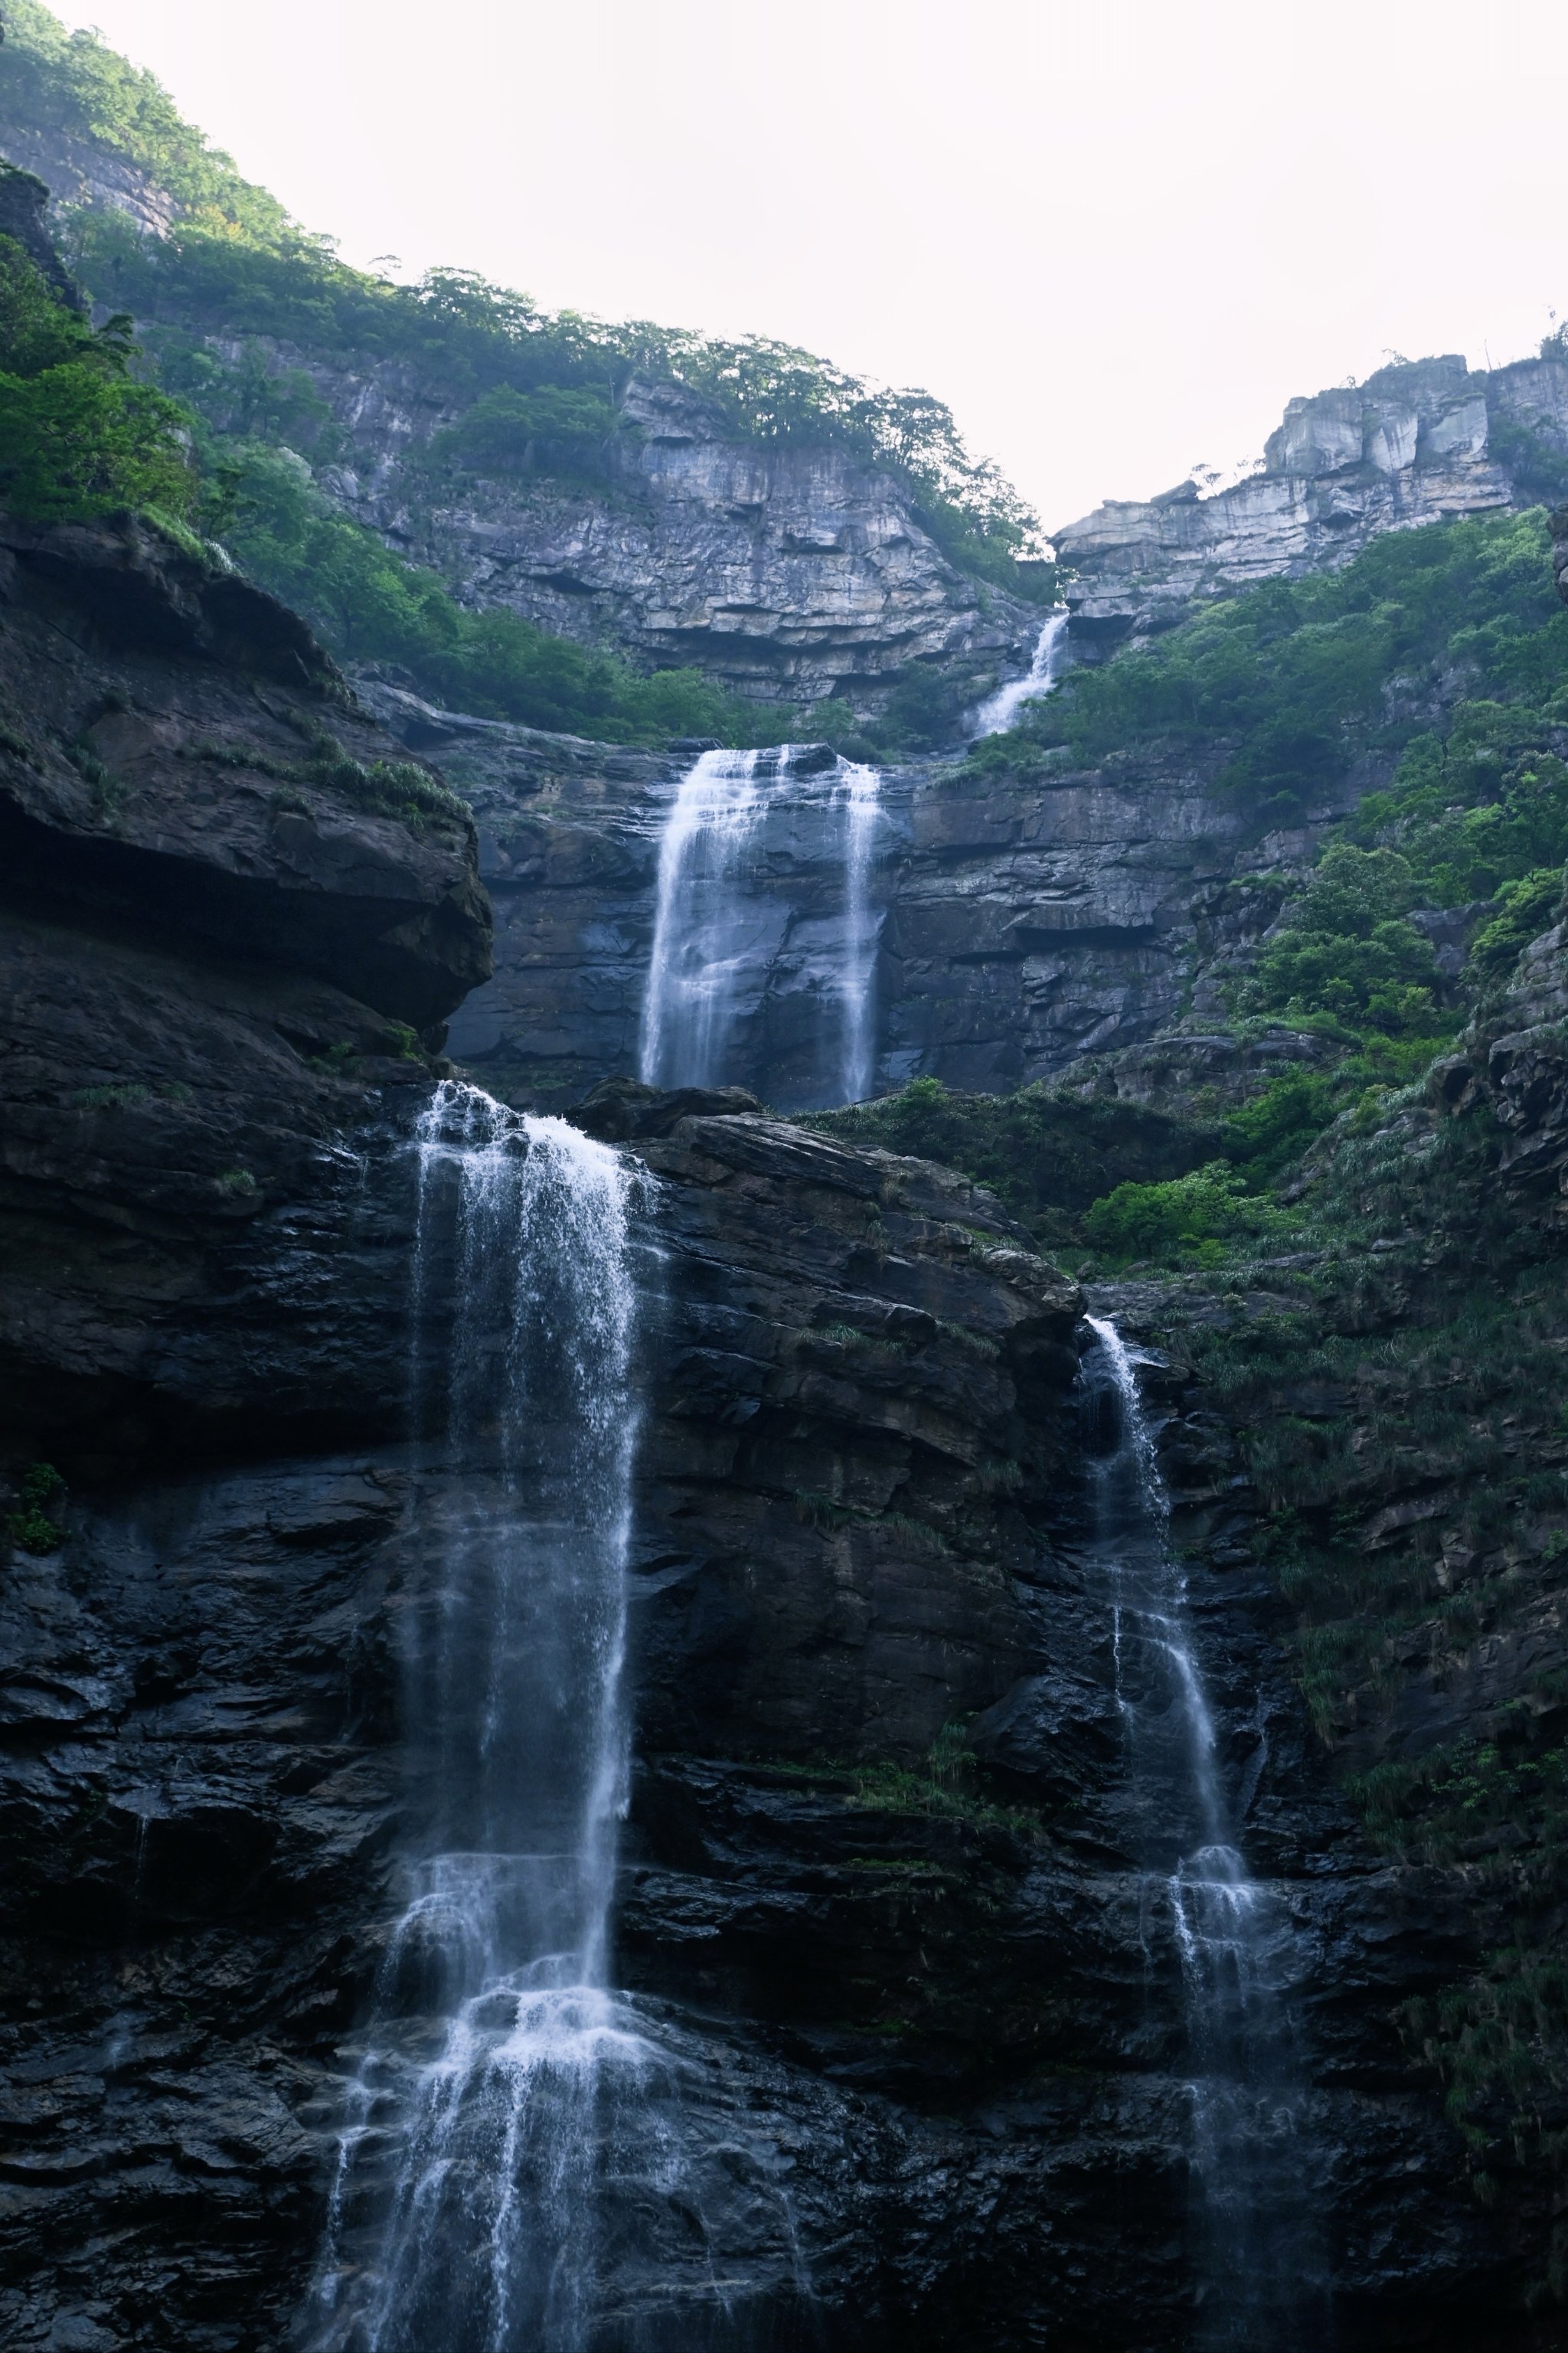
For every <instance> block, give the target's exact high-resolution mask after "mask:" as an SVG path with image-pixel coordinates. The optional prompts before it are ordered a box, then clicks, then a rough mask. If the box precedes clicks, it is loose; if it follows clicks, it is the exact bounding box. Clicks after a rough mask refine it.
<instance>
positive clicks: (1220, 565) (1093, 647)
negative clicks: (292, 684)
mask: <svg viewBox="0 0 1568 2353" xmlns="http://www.w3.org/2000/svg"><path fill="white" fill-rule="evenodd" d="M1565 465H1568V360H1564V359H1563V356H1562V355H1561V354H1556V355H1552V356H1546V357H1543V358H1541V359H1536V360H1521V361H1518V362H1516V363H1515V364H1513V365H1512V366H1510V367H1503V368H1496V369H1492V370H1490V371H1486V370H1481V369H1471V368H1468V367H1467V366H1466V364H1465V362H1464V360H1463V359H1462V358H1459V357H1457V356H1449V357H1446V358H1442V359H1434V360H1421V361H1417V362H1414V363H1412V362H1407V361H1400V362H1398V363H1396V364H1394V365H1393V366H1391V367H1386V368H1380V369H1379V370H1378V371H1377V373H1376V374H1375V375H1370V376H1368V378H1367V379H1366V382H1365V383H1364V384H1363V385H1349V386H1346V387H1344V388H1343V389H1341V390H1334V391H1329V392H1321V393H1318V394H1316V395H1314V396H1311V397H1310V398H1305V399H1299V400H1293V401H1291V402H1290V404H1289V407H1288V408H1287V409H1286V411H1285V417H1284V421H1283V423H1282V424H1281V425H1280V426H1279V429H1278V431H1276V432H1274V433H1271V434H1270V435H1269V437H1268V442H1267V444H1266V445H1265V455H1264V460H1263V464H1262V467H1261V468H1260V470H1258V472H1257V473H1255V474H1251V475H1249V476H1248V477H1247V479H1246V480H1243V481H1241V482H1238V483H1237V484H1236V486H1235V487H1234V488H1233V489H1230V490H1226V491H1219V492H1217V493H1215V495H1213V496H1210V497H1205V496H1203V495H1202V494H1201V493H1200V491H1199V488H1198V485H1197V484H1196V483H1195V482H1191V481H1189V482H1183V483H1181V484H1180V485H1179V486H1178V487H1177V488H1176V489H1175V490H1173V491H1166V492H1165V493H1164V494H1163V497H1160V498H1156V499H1150V500H1145V501H1137V500H1112V501H1108V502H1107V503H1106V504H1105V505H1104V506H1100V507H1097V508H1096V509H1095V511H1094V512H1093V513H1092V514H1089V515H1086V516H1084V517H1083V519H1082V520H1081V522H1074V523H1068V524H1067V525H1066V526H1065V527H1064V528H1063V529H1062V530H1060V531H1058V533H1056V534H1055V543H1056V548H1057V554H1058V558H1059V560H1060V562H1061V563H1062V564H1063V565H1066V566H1067V567H1068V570H1069V571H1070V573H1071V575H1072V578H1071V580H1070V582H1069V585H1068V588H1067V592H1066V593H1067V598H1068V604H1069V606H1070V607H1071V609H1072V644H1073V646H1074V649H1075V650H1077V651H1078V652H1079V654H1080V655H1086V656H1089V657H1090V658H1093V657H1095V656H1098V655H1101V654H1103V653H1104V652H1106V651H1108V650H1109V649H1110V648H1112V647H1114V646H1115V645H1118V644H1120V643H1121V642H1123V641H1124V640H1125V639H1126V638H1129V637H1132V638H1140V637H1146V636H1148V635H1149V634H1150V633H1151V632H1152V631H1153V630H1156V629H1161V628H1169V627H1171V626H1172V625H1173V623H1175V622H1177V621H1180V620H1182V619H1184V617H1185V616H1186V613H1187V611H1188V609H1189V607H1191V605H1192V604H1193V603H1194V600H1196V599H1201V598H1203V597H1205V596H1218V595H1223V594H1224V593H1225V592H1226V591H1227V590H1231V589H1236V588H1244V587H1247V586H1252V585H1253V584H1254V583H1256V582H1257V581H1259V580H1266V579H1272V578H1279V577H1281V576H1283V577H1285V578H1287V579H1292V578H1296V577H1299V576H1300V575H1301V574H1303V573H1308V572H1320V571H1323V570H1329V569H1332V568H1333V567H1335V566H1337V565H1341V564H1344V563H1347V562H1348V561H1349V560H1350V558H1351V557H1352V555H1355V554H1357V553H1359V551H1360V550H1361V549H1362V548H1363V547H1364V546H1365V544H1366V543H1367V541H1368V540H1369V539H1371V538H1373V536H1374V535H1375V534H1376V533H1379V532H1384V531H1402V530H1408V529H1411V528H1412V527H1413V526H1415V525H1416V524H1419V523H1424V522H1435V521H1436V520H1437V519H1438V518H1439V517H1441V516H1444V515H1461V514H1477V513H1481V512H1486V511H1487V510H1489V509H1493V508H1498V507H1508V506H1531V505H1537V504H1539V503H1540V502H1541V500H1542V497H1543V496H1546V497H1547V498H1548V499H1550V497H1551V496H1552V491H1551V490H1550V487H1549V486H1550V484H1551V482H1552V480H1555V478H1556V475H1557V474H1558V473H1560V472H1561V471H1562V470H1563V467H1564V466H1565ZM1557 494H1558V495H1560V492H1558V493H1557Z"/></svg>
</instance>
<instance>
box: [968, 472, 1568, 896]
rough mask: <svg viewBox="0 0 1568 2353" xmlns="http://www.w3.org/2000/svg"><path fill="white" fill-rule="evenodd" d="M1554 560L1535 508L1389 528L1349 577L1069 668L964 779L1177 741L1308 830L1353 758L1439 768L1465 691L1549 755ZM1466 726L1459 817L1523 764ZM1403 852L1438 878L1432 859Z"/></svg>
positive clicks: (1235, 609) (1567, 640)
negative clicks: (1402, 758) (1505, 710)
mask: <svg viewBox="0 0 1568 2353" xmlns="http://www.w3.org/2000/svg"><path fill="white" fill-rule="evenodd" d="M1546 551H1547V534H1546V528H1545V517H1544V514H1543V513H1542V512H1540V511H1536V510H1532V511H1531V512H1528V513H1525V514H1506V515H1488V516H1482V517H1479V518H1476V519H1474V520H1470V521H1464V522H1448V523H1436V524H1432V525H1430V526H1428V527H1427V528H1426V529H1424V530H1421V531H1408V532H1390V533H1385V534H1384V536H1383V537H1382V538H1379V539H1374V540H1373V542H1372V543H1371V544H1370V546H1368V547H1366V548H1364V549H1363V552H1362V554H1360V555H1358V556H1357V557H1356V559H1355V561H1354V562H1353V563H1352V564H1348V565H1345V567H1344V569H1343V570H1342V571H1340V572H1334V573H1329V574H1324V575H1320V576H1318V577H1315V578H1311V579H1306V580H1297V581H1285V580H1271V581H1268V582H1265V583H1264V584H1263V585H1262V586H1259V587H1257V588H1253V589H1249V590H1247V592H1246V593H1245V594H1244V595H1241V596H1231V597H1226V598H1222V599H1217V600H1216V601H1215V603H1214V604H1212V605H1209V606H1207V607H1205V608H1204V610H1202V611H1201V612H1199V613H1198V614H1196V615H1195V616H1194V617H1193V618H1192V619H1191V620H1189V621H1187V622H1185V623H1184V624H1183V626H1182V627H1181V628H1177V629H1173V630H1172V631H1171V632H1170V633H1169V634H1168V635H1167V636H1165V637H1163V638H1159V639H1157V640H1156V641H1155V643H1154V644H1152V645H1151V646H1148V647H1145V648H1142V649H1139V650H1138V651H1136V652H1131V653H1125V654H1122V655H1121V656H1120V657H1119V659H1117V660H1115V661H1113V662H1110V663H1107V664H1105V665H1103V666H1102V667H1100V668H1097V669H1080V670H1073V671H1071V672H1069V673H1068V677H1067V678H1066V679H1065V680H1064V681H1063V682H1062V684H1061V686H1060V687H1059V688H1058V691H1057V692H1056V693H1055V694H1053V695H1052V696H1051V697H1050V698H1049V700H1048V701H1047V702H1037V703H1032V704H1026V706H1025V711H1024V714H1023V717H1022V719H1021V722H1020V724H1019V725H1018V726H1017V727H1016V728H1015V729H1012V730H1011V731H1009V733H1006V734H1005V735H999V736H993V737H991V738H989V739H988V740H987V741H986V742H985V743H984V744H980V745H978V746H977V747H976V749H975V750H974V751H973V753H972V754H970V757H969V760H968V761H967V763H966V764H965V770H966V772H967V773H968V774H970V775H973V776H985V775H987V774H990V773H992V772H994V770H996V769H999V768H1000V769H1007V770H1011V771H1012V772H1014V773H1016V774H1023V775H1030V774H1038V775H1046V774H1048V773H1049V770H1050V768H1051V766H1052V765H1053V762H1052V758H1051V755H1052V754H1053V753H1055V754H1061V753H1064V752H1065V753H1068V754H1071V755H1072V756H1074V757H1077V758H1083V759H1098V758H1100V757H1103V756H1104V755H1105V754H1107V753H1109V752H1113V751H1125V750H1127V749H1129V748H1134V747H1136V746H1137V745H1139V744H1147V743H1154V742H1162V743H1171V742H1175V743H1177V744H1183V745H1184V746H1187V747H1190V748H1191V750H1192V751H1193V752H1194V754H1196V755H1197V756H1199V757H1201V758H1203V759H1204V760H1205V762H1206V763H1208V764H1209V765H1211V767H1212V770H1213V773H1214V775H1215V778H1216V781H1217V783H1218V786H1219V788H1220V789H1221V791H1222V792H1224V793H1226V795H1228V796H1229V797H1231V798H1232V799H1233V800H1234V801H1235V802H1236V803H1237V805H1238V806H1239V807H1241V808H1242V809H1243V810H1244V811H1245V812H1246V813H1247V815H1248V816H1249V818H1251V820H1252V822H1253V824H1254V826H1255V827H1256V828H1257V829H1258V832H1259V833H1262V832H1265V831H1267V830H1268V828H1271V827H1275V826H1281V825H1292V824H1296V823H1299V822H1300V818H1301V816H1302V815H1303V813H1304V812H1305V811H1306V810H1307V809H1308V808H1309V807H1313V806H1316V805H1319V804H1321V801H1322V800H1323V798H1324V797H1326V796H1327V795H1328V794H1329V792H1330V791H1331V790H1332V789H1333V788H1334V787H1336V786H1340V785H1341V783H1342V780H1343V779H1344V778H1345V777H1346V776H1347V775H1348V773H1349V771H1350V769H1351V767H1352V765H1353V764H1354V763H1355V762H1356V761H1357V760H1362V759H1368V758H1371V759H1379V758H1381V759H1382V760H1384V761H1385V762H1392V761H1394V760H1396V759H1397V758H1398V757H1399V755H1400V754H1402V753H1404V752H1405V750H1406V748H1407V747H1410V748H1411V749H1414V748H1415V746H1417V745H1418V744H1425V745H1426V746H1427V747H1429V749H1428V750H1427V751H1426V752H1424V753H1423V754H1421V755H1420V756H1421V757H1422V758H1423V759H1426V758H1431V757H1435V758H1436V760H1437V762H1438V765H1439V768H1441V766H1442V764H1443V757H1442V749H1441V745H1442V742H1443V740H1444V739H1446V738H1447V737H1449V736H1451V735H1452V734H1453V733H1455V732H1456V731H1460V730H1461V717H1460V713H1459V712H1455V711H1454V709H1453V708H1452V705H1453V702H1454V700H1455V697H1454V692H1453V690H1454V687H1455V685H1456V684H1457V683H1460V682H1462V693H1463V698H1464V702H1465V703H1466V704H1470V703H1474V704H1477V705H1480V704H1485V705H1487V706H1489V707H1490V706H1493V705H1497V704H1518V705H1520V706H1521V708H1520V710H1519V712H1518V714H1517V722H1516V724H1515V727H1514V735H1515V737H1517V735H1518V732H1519V726H1520V725H1522V729H1523V734H1524V736H1526V737H1533V738H1534V739H1535V741H1536V742H1537V743H1539V740H1540V729H1541V726H1542V722H1543V721H1545V722H1547V723H1552V722H1554V723H1556V724H1558V725H1561V724H1562V723H1563V719H1564V718H1565V717H1568V613H1564V612H1563V608H1562V606H1561V605H1560V604H1559V602H1558V600H1557V598H1556V596H1555V595H1554V593H1553V590H1552V574H1551V566H1550V564H1549V563H1548V561H1547V560H1546ZM1527 714H1528V715H1527ZM1472 724H1473V725H1474V727H1475V729H1476V731H1477V734H1478V742H1477V746H1476V750H1477V754H1478V757H1477V758H1476V759H1475V760H1468V761H1467V764H1466V766H1465V768H1464V769H1463V771H1462V772H1461V773H1460V774H1458V775H1456V776H1455V777H1454V778H1453V779H1452V789H1449V790H1448V791H1447V802H1448V803H1452V804H1455V805H1458V806H1463V807H1468V806H1472V805H1479V803H1480V802H1482V801H1484V802H1486V803H1490V802H1492V801H1493V800H1495V799H1496V798H1497V797H1498V790H1497V788H1498V787H1499V786H1500V785H1502V784H1503V783H1504V782H1505V780H1506V773H1507V772H1508V771H1509V761H1510V750H1509V748H1508V744H1507V738H1508V730H1507V728H1506V727H1505V729H1504V736H1505V741H1504V742H1498V741H1495V740H1489V738H1488V733H1487V730H1488V726H1489V722H1488V720H1487V719H1486V718H1485V717H1484V716H1479V715H1478V716H1477V717H1476V718H1475V720H1474V721H1473V722H1472ZM1465 740H1466V739H1465V737H1464V735H1463V733H1462V731H1461V743H1463V742H1464V741H1465ZM1524 748H1525V746H1524V744H1523V743H1522V742H1520V741H1514V742H1513V743H1512V744H1511V749H1512V751H1513V752H1519V751H1521V750H1523V749H1524ZM1456 749H1458V747H1456ZM1422 773H1423V774H1425V773H1426V771H1425V769H1423V770H1422ZM1414 778H1415V771H1414V770H1409V771H1406V772H1405V774H1404V775H1403V776H1401V777H1400V778H1399V779H1398V780H1396V786H1395V790H1396V792H1397V793H1398V794H1399V795H1400V796H1401V799H1400V802H1399V806H1398V807H1397V808H1394V807H1390V808H1389V809H1388V810H1387V811H1385V812H1384V816H1383V818H1378V817H1376V816H1373V817H1371V818H1369V822H1371V823H1372V824H1373V826H1377V825H1379V824H1381V823H1386V822H1391V821H1395V820H1397V819H1400V818H1403V817H1404V815H1405V814H1406V812H1405V806H1404V800H1403V796H1404V795H1405V793H1406V792H1407V791H1408V790H1409V789H1410V788H1411V786H1412V785H1413V783H1414ZM1527 793H1528V788H1527ZM1446 805H1447V804H1446ZM1358 838H1359V837H1358ZM1399 846H1400V847H1401V848H1402V849H1404V848H1405V844H1404V843H1403V842H1401V844H1400V845H1399ZM1405 854H1406V855H1407V856H1411V857H1412V864H1413V867H1414V868H1415V872H1416V877H1417V880H1418V881H1423V882H1424V881H1425V880H1426V865H1427V861H1426V860H1425V859H1424V858H1418V857H1415V856H1413V855H1412V853H1411V851H1410V850H1408V849H1406V851H1405ZM1563 854H1568V842H1565V844H1564V849H1563V851H1561V852H1559V853H1558V855H1559V857H1561V856H1562V855H1563ZM1529 862H1530V863H1531V864H1534V865H1540V864H1543V863H1544V862H1545V860H1544V859H1543V858H1542V857H1539V856H1537V857H1534V858H1531V860H1530V861H1529ZM1471 895H1475V894H1474V893H1472V892H1468V890H1463V889H1461V890H1458V891H1457V892H1456V893H1455V894H1454V895H1453V896H1451V897H1449V896H1445V897H1443V898H1442V899H1440V900H1439V902H1438V903H1440V904H1443V905H1448V904H1453V903H1458V901H1459V900H1462V899H1464V898H1465V897H1467V896H1471ZM1428 903H1430V902H1428Z"/></svg>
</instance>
